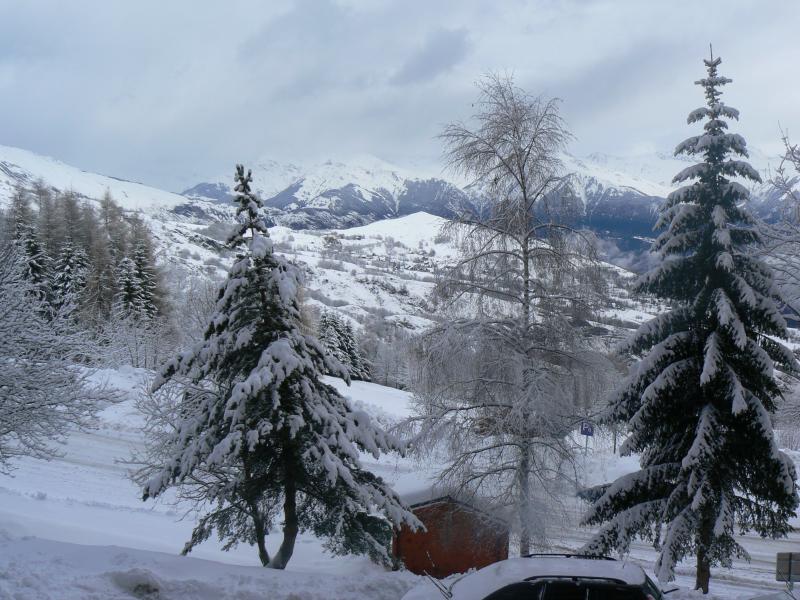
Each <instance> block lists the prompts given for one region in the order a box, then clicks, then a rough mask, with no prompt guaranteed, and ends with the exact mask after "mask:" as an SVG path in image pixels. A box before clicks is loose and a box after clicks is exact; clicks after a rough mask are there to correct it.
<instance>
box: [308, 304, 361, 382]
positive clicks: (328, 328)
mask: <svg viewBox="0 0 800 600" xmlns="http://www.w3.org/2000/svg"><path fill="white" fill-rule="evenodd" d="M318 335H319V341H320V342H322V345H323V346H325V349H326V350H327V351H328V354H330V355H331V356H332V357H333V358H335V359H336V360H337V361H338V362H339V363H340V364H341V365H342V366H343V367H344V368H345V370H346V371H347V374H348V375H349V376H350V379H359V380H361V381H370V370H369V363H368V362H367V360H366V359H365V358H364V356H363V354H362V353H361V350H360V349H359V347H358V342H356V336H355V333H354V332H353V327H352V325H350V323H348V322H347V321H345V320H344V319H343V318H342V317H340V316H339V315H337V314H336V313H332V312H328V311H325V312H323V313H322V315H321V316H320V319H319V330H318Z"/></svg>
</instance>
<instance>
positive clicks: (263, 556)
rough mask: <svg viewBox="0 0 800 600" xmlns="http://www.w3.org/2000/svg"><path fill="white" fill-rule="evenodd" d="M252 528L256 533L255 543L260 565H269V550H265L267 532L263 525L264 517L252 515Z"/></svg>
mask: <svg viewBox="0 0 800 600" xmlns="http://www.w3.org/2000/svg"><path fill="white" fill-rule="evenodd" d="M253 528H254V529H255V533H256V545H257V546H258V558H259V560H260V561H261V566H262V567H266V566H269V560H270V559H269V552H267V532H266V529H265V527H264V519H262V518H261V515H259V514H254V515H253Z"/></svg>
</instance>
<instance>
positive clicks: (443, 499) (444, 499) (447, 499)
mask: <svg viewBox="0 0 800 600" xmlns="http://www.w3.org/2000/svg"><path fill="white" fill-rule="evenodd" d="M440 503H448V504H455V505H457V506H459V507H460V508H462V509H464V510H467V511H469V512H472V513H475V514H477V515H479V516H480V517H481V518H482V519H485V520H488V521H492V522H493V523H495V524H496V525H499V526H501V527H508V523H506V522H505V521H504V520H503V519H501V518H500V517H498V516H497V515H494V514H492V513H490V512H488V511H486V510H484V509H482V508H480V507H478V506H475V505H474V504H472V503H470V502H467V501H465V500H459V499H457V498H454V497H453V496H451V495H449V494H445V495H443V496H439V497H438V498H431V499H429V500H422V501H421V502H415V503H414V504H409V508H410V509H411V510H412V511H413V510H414V509H415V508H421V507H423V506H431V505H434V504H440Z"/></svg>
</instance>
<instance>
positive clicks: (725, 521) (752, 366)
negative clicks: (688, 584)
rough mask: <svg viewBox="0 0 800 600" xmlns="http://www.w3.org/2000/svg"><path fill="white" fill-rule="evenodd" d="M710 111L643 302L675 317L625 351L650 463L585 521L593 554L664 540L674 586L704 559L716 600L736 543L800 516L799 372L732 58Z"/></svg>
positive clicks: (603, 498) (622, 401) (663, 223)
mask: <svg viewBox="0 0 800 600" xmlns="http://www.w3.org/2000/svg"><path fill="white" fill-rule="evenodd" d="M704 62H705V65H706V68H707V70H708V76H707V77H705V78H703V79H700V80H699V81H697V82H696V83H697V84H698V85H700V86H702V87H703V89H704V90H705V96H706V100H707V104H706V106H704V107H701V108H698V109H697V110H695V111H692V112H691V113H690V115H689V119H688V122H689V123H695V122H698V121H700V120H703V119H705V124H704V132H703V134H702V135H699V136H695V137H690V138H689V139H687V140H686V141H684V142H682V143H681V144H679V145H678V146H677V148H676V150H675V152H676V154H687V155H689V156H696V155H700V156H702V162H700V163H699V164H696V165H694V166H691V167H688V168H686V169H684V170H683V171H681V172H680V173H678V174H677V175H676V176H675V178H674V182H676V183H678V182H683V181H688V180H696V181H695V182H694V183H692V184H691V185H687V186H685V187H682V188H680V189H678V190H677V191H675V192H673V193H672V194H670V196H669V197H668V199H667V201H666V202H665V204H664V206H663V207H662V209H661V214H660V217H659V219H658V222H657V224H656V228H657V229H659V228H662V227H666V229H665V230H664V232H663V233H661V235H659V237H658V238H657V239H656V241H655V242H654V245H653V250H654V251H655V252H657V253H658V254H659V255H660V257H661V263H660V264H659V265H658V266H657V267H655V268H654V269H653V270H652V271H650V272H649V273H647V274H646V275H645V276H643V278H642V279H641V280H640V282H639V284H638V290H639V291H640V292H647V293H652V294H655V295H657V296H659V297H661V298H664V299H666V300H669V301H671V302H672V303H673V304H674V305H675V306H676V308H674V309H673V310H671V311H669V312H667V313H665V314H663V315H661V316H659V317H657V318H655V319H654V320H652V321H650V322H649V323H647V324H645V325H644V326H642V327H641V328H640V329H639V331H638V332H637V333H636V335H635V336H634V337H633V339H632V340H631V341H630V342H629V343H628V344H627V345H626V347H625V348H624V349H623V350H624V351H626V352H629V353H631V354H633V355H636V356H642V358H641V359H640V360H639V362H638V363H637V364H636V365H635V367H633V369H632V371H631V373H630V376H629V378H628V379H627V381H626V382H625V383H624V385H623V386H622V388H621V390H620V391H619V393H618V394H617V395H616V397H615V398H614V399H613V401H612V403H611V415H612V418H613V420H616V421H624V422H627V423H628V427H629V429H630V437H628V439H627V440H626V442H625V443H624V444H623V446H622V449H621V451H622V452H623V453H624V454H631V453H638V454H639V455H640V464H641V470H639V471H637V472H634V473H631V474H629V475H625V476H623V477H621V478H620V479H618V480H617V481H616V482H614V483H612V484H611V485H610V486H608V487H607V488H605V489H602V488H600V489H596V490H595V491H596V493H597V494H598V495H599V497H598V498H597V500H596V501H595V502H594V504H593V506H592V508H591V509H590V510H589V512H588V513H587V515H586V516H585V518H584V521H585V523H586V524H589V525H602V527H601V529H600V531H599V532H598V533H597V534H596V536H595V537H594V539H593V540H592V541H591V542H590V543H589V544H587V545H586V546H585V547H584V551H586V552H590V553H600V554H603V553H608V552H609V551H614V550H616V551H619V552H626V551H627V550H628V549H629V547H630V543H631V540H632V539H633V538H634V537H637V536H638V537H640V538H644V539H648V540H651V541H653V542H654V543H655V545H656V547H657V548H658V549H659V551H660V553H659V557H658V560H657V562H656V565H655V570H656V573H657V575H658V577H659V579H661V580H662V581H666V580H670V579H672V578H673V576H674V569H675V565H676V564H677V563H678V561H680V560H681V559H683V558H684V557H686V556H687V555H690V554H695V555H696V557H697V579H696V586H697V588H698V589H702V590H703V592H704V593H707V592H708V585H709V580H710V577H711V571H710V569H711V567H712V566H714V565H722V566H729V565H730V564H731V558H732V557H733V556H744V557H746V556H747V555H746V552H745V550H744V548H742V547H741V545H740V544H739V543H738V542H737V541H736V540H735V539H734V533H735V531H736V530H738V529H741V530H754V531H756V532H757V533H758V534H760V535H762V536H765V537H781V536H784V535H786V534H787V533H788V532H789V531H790V530H791V527H790V525H789V518H790V517H792V516H793V515H794V511H795V509H796V508H797V506H798V497H797V490H796V486H795V480H796V475H795V469H794V466H793V464H792V461H791V460H790V459H789V458H788V457H787V456H785V455H784V454H783V453H781V452H779V451H778V448H777V447H776V444H775V440H774V438H773V431H772V423H771V418H770V413H772V411H773V410H774V409H775V403H776V399H777V398H778V397H779V396H780V391H779V389H778V385H777V383H776V380H775V377H774V375H773V366H774V365H777V366H779V367H780V368H783V369H787V370H795V369H796V368H797V363H796V361H795V358H794V356H793V355H792V353H791V352H790V351H789V350H787V349H786V348H785V347H784V346H783V345H781V344H780V343H778V342H777V341H775V338H785V337H786V323H785V321H784V319H783V317H782V316H781V314H780V311H779V310H778V308H777V304H776V303H778V302H779V299H778V298H777V296H776V294H777V292H776V287H775V285H774V284H773V280H772V273H771V271H770V268H769V267H768V266H767V265H766V264H765V263H763V262H761V261H760V260H758V259H756V258H754V256H753V254H752V250H753V248H754V247H756V246H757V245H758V244H759V242H760V240H759V236H758V234H757V233H756V231H755V228H754V221H753V219H752V217H751V216H750V215H749V214H748V212H747V211H746V210H745V208H744V201H745V200H746V199H747V195H748V192H747V190H746V188H745V187H744V186H742V185H741V184H740V183H737V182H734V181H731V180H730V179H729V178H730V177H742V178H745V179H750V180H755V181H758V180H759V176H758V173H757V172H756V171H755V170H754V169H753V168H752V167H751V166H750V165H749V164H748V163H747V162H746V161H744V160H739V158H737V157H746V156H747V149H746V146H745V141H744V139H743V138H742V137H741V136H740V135H738V134H735V133H728V132H727V128H728V125H727V122H726V119H738V116H739V113H738V111H736V110H735V109H733V108H731V107H729V106H726V105H725V104H723V103H722V102H721V100H720V96H721V91H720V87H721V86H723V85H725V84H727V83H729V82H730V81H731V80H730V79H727V78H726V77H722V76H721V75H719V74H718V72H717V68H718V67H719V64H720V62H721V61H720V59H719V58H714V57H713V55H712V57H711V59H710V60H705V61H704Z"/></svg>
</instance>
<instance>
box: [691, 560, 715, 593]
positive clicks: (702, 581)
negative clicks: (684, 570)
mask: <svg viewBox="0 0 800 600" xmlns="http://www.w3.org/2000/svg"><path fill="white" fill-rule="evenodd" d="M710 581H711V565H710V564H709V562H708V559H706V557H705V552H698V553H697V577H696V579H695V584H694V589H696V590H702V591H703V593H704V594H707V593H708V584H709V582H710Z"/></svg>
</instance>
